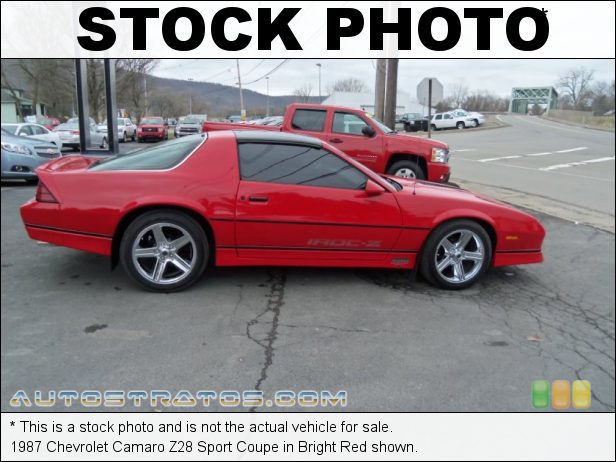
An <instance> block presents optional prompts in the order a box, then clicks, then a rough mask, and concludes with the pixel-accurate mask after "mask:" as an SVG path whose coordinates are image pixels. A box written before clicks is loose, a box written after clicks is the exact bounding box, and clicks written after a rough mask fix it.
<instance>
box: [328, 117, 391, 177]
mask: <svg viewBox="0 0 616 462" xmlns="http://www.w3.org/2000/svg"><path fill="white" fill-rule="evenodd" d="M365 127H370V128H372V126H371V125H370V124H368V122H366V121H365V120H364V119H363V118H362V117H360V116H358V115H357V114H351V113H348V112H343V111H335V112H334V115H333V117H332V119H331V133H330V134H329V138H328V139H327V142H328V143H330V144H333V145H334V146H336V147H337V148H338V149H340V150H341V151H342V152H344V153H345V154H347V155H349V156H351V157H352V158H353V159H355V160H356V161H358V162H361V163H362V164H364V165H366V166H367V167H369V168H372V169H375V168H376V166H377V162H378V161H379V159H380V158H382V157H383V136H382V135H381V134H379V133H374V134H373V135H372V136H370V135H366V134H364V133H363V131H364V128H365Z"/></svg>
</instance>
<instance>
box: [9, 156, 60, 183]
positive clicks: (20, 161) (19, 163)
mask: <svg viewBox="0 0 616 462" xmlns="http://www.w3.org/2000/svg"><path fill="white" fill-rule="evenodd" d="M49 160H51V159H48V158H45V157H40V156H38V155H28V154H17V153H13V152H10V151H5V150H4V149H3V150H2V178H15V179H26V180H27V179H34V178H36V172H35V170H36V169H37V168H38V167H39V166H40V165H43V164H44V163H46V162H48V161H49Z"/></svg>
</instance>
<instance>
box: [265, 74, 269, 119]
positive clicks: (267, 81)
mask: <svg viewBox="0 0 616 462" xmlns="http://www.w3.org/2000/svg"><path fill="white" fill-rule="evenodd" d="M265 83H266V85H267V95H266V98H265V117H269V112H270V111H269V76H268V77H265Z"/></svg>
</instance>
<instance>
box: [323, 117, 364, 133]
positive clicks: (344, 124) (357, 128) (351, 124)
mask: <svg viewBox="0 0 616 462" xmlns="http://www.w3.org/2000/svg"><path fill="white" fill-rule="evenodd" d="M366 125H368V124H367V123H366V122H365V121H364V120H363V119H362V118H361V117H359V116H357V115H355V114H348V113H344V112H336V113H335V114H334V123H333V125H332V132H334V133H344V134H348V135H363V133H362V130H363V128H364V127H365V126H366Z"/></svg>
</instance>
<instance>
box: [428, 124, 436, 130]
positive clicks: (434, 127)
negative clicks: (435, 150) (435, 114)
mask: <svg viewBox="0 0 616 462" xmlns="http://www.w3.org/2000/svg"><path fill="white" fill-rule="evenodd" d="M430 128H432V130H434V131H436V130H438V128H436V125H434V124H432V125H430Z"/></svg>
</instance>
